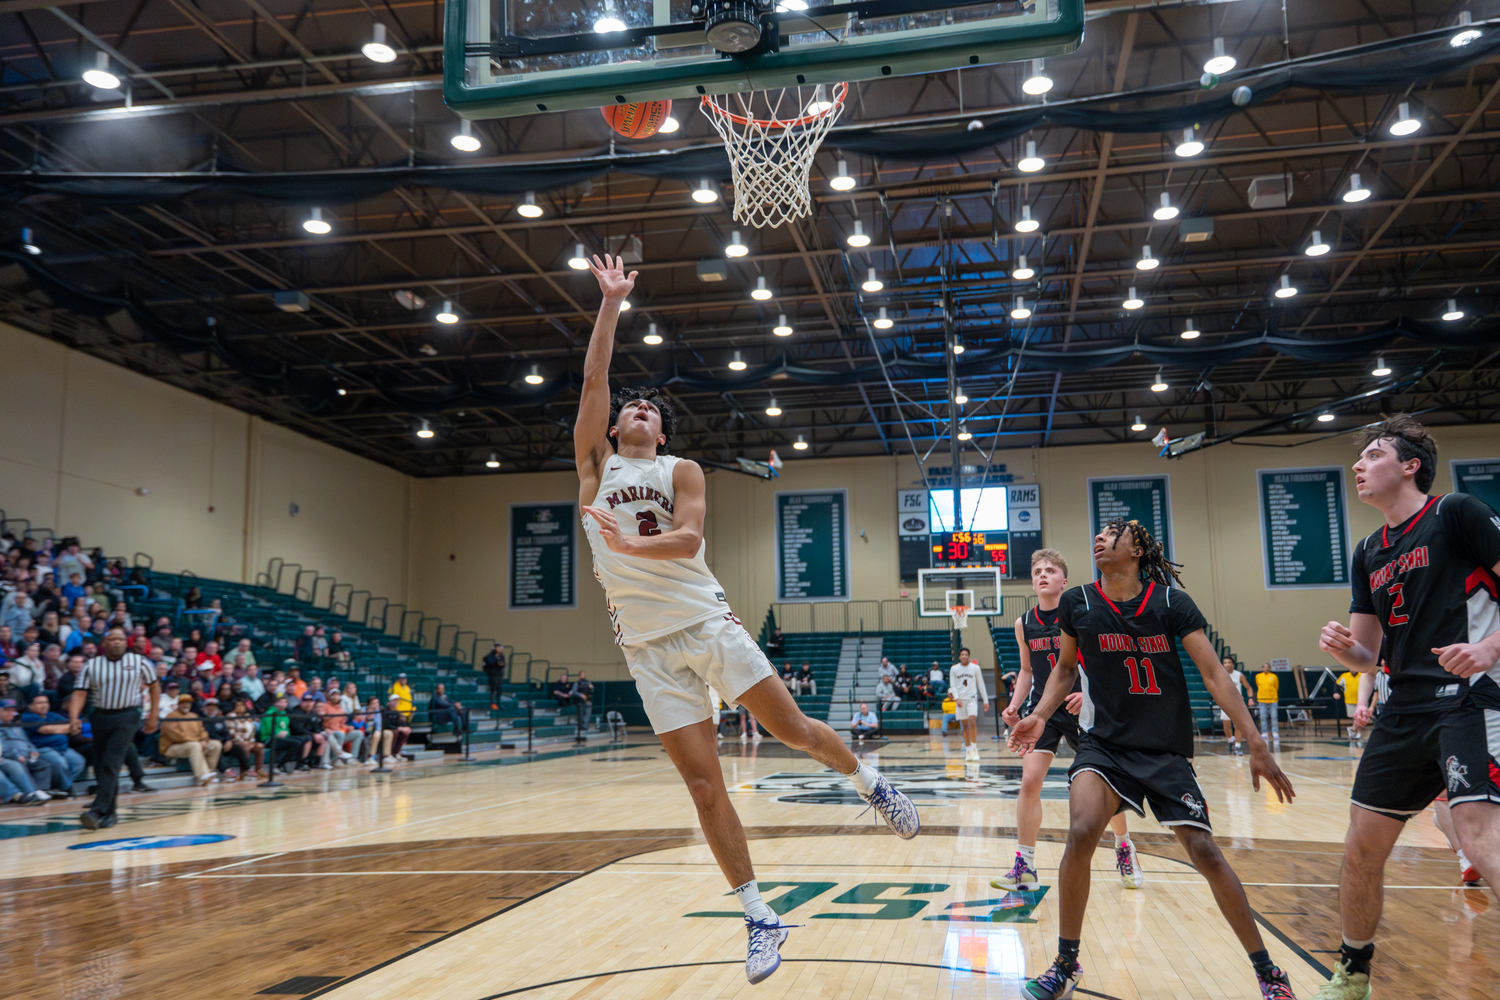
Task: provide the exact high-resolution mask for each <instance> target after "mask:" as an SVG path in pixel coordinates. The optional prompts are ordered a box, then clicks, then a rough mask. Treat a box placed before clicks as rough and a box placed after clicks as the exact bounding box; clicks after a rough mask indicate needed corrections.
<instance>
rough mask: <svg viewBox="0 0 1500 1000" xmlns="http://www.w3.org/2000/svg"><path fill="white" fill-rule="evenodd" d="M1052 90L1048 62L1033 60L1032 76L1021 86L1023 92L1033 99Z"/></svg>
mask: <svg viewBox="0 0 1500 1000" xmlns="http://www.w3.org/2000/svg"><path fill="white" fill-rule="evenodd" d="M1051 89H1052V77H1050V76H1048V75H1047V60H1045V59H1033V60H1032V61H1031V75H1030V76H1028V77H1027V78H1026V80H1025V82H1023V83H1022V84H1021V90H1022V91H1024V92H1025V93H1028V94H1030V95H1031V96H1032V97H1040V96H1042V95H1043V94H1045V93H1046V92H1047V91H1049V90H1051Z"/></svg>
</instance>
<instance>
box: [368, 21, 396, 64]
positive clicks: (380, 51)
mask: <svg viewBox="0 0 1500 1000" xmlns="http://www.w3.org/2000/svg"><path fill="white" fill-rule="evenodd" d="M359 51H360V52H362V53H364V57H365V58H366V59H368V60H370V62H378V63H388V62H395V61H396V50H395V49H393V48H391V46H390V44H389V43H387V42H386V40H385V25H383V24H381V23H380V22H379V21H376V22H375V33H374V34H373V35H371V36H370V40H369V41H368V42H365V44H364V45H361V46H360V48H359Z"/></svg>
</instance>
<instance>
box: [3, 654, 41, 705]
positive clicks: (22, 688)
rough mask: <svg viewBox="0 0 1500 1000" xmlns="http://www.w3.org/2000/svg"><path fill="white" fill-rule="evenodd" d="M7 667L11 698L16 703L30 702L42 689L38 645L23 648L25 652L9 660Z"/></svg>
mask: <svg viewBox="0 0 1500 1000" xmlns="http://www.w3.org/2000/svg"><path fill="white" fill-rule="evenodd" d="M6 666H7V667H9V668H10V686H11V688H12V689H13V696H14V697H16V699H17V700H18V701H26V702H29V701H31V699H32V698H34V697H36V694H37V692H38V691H40V690H41V689H42V647H41V644H40V643H36V642H33V643H30V644H29V645H27V646H26V647H25V652H23V653H22V654H21V655H20V656H17V657H16V658H15V659H13V660H11V661H10V662H9V663H8V664H6Z"/></svg>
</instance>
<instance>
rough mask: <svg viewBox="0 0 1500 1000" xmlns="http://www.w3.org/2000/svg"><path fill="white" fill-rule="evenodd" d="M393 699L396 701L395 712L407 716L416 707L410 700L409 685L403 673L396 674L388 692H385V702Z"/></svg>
mask: <svg viewBox="0 0 1500 1000" xmlns="http://www.w3.org/2000/svg"><path fill="white" fill-rule="evenodd" d="M392 698H395V699H396V701H397V705H396V711H398V712H403V713H405V714H407V715H410V714H411V713H412V710H413V709H414V708H415V707H416V706H415V705H414V704H413V702H412V700H411V685H410V684H408V683H407V682H406V675H405V674H404V673H402V674H397V675H396V680H395V682H394V683H392V684H391V687H390V690H389V691H387V692H386V700H387V701H389V700H390V699H392Z"/></svg>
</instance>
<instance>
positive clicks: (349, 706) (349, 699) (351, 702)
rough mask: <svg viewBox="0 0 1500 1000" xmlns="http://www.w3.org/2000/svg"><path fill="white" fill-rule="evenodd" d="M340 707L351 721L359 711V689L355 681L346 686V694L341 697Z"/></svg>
mask: <svg viewBox="0 0 1500 1000" xmlns="http://www.w3.org/2000/svg"><path fill="white" fill-rule="evenodd" d="M330 700H331V699H330ZM339 707H340V708H342V709H343V710H344V715H345V716H346V717H347V718H349V719H350V720H353V718H354V713H355V712H358V711H359V688H358V687H356V686H355V684H354V682H353V681H349V682H348V683H347V684H345V685H344V692H343V694H341V695H340V696H339Z"/></svg>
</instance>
